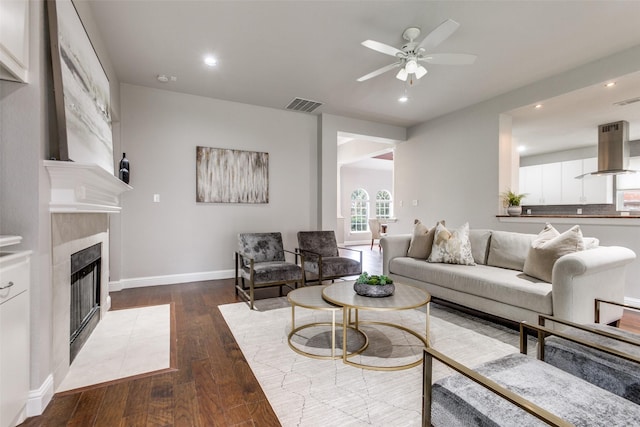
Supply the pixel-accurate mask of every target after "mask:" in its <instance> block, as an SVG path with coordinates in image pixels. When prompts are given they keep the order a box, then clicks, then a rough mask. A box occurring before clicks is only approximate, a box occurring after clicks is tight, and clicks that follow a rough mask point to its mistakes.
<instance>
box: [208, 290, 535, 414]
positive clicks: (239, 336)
mask: <svg viewBox="0 0 640 427" xmlns="http://www.w3.org/2000/svg"><path fill="white" fill-rule="evenodd" d="M267 301H269V300H262V301H261V302H260V303H259V304H258V308H259V310H261V311H258V310H256V311H251V310H249V308H248V307H247V305H246V304H244V303H237V304H228V305H223V306H220V307H219V309H220V311H221V312H222V314H223V316H224V318H225V320H226V322H227V324H228V325H229V328H230V329H231V331H232V333H233V335H234V337H235V339H236V341H237V342H238V344H239V346H240V348H241V350H242V352H243V354H244V356H245V358H246V359H247V361H248V363H249V365H250V366H251V369H252V370H253V372H254V374H255V376H256V378H257V379H258V381H259V383H260V385H261V387H262V389H263V390H264V392H265V394H266V396H267V398H268V399H269V402H270V403H271V406H272V407H273V409H274V411H275V413H276V415H277V416H278V418H279V420H280V422H281V423H282V425H283V426H317V425H325V426H338V425H340V426H343V425H350V426H371V425H374V426H392V425H398V426H409V425H416V426H417V425H420V422H421V399H422V366H421V365H419V366H417V367H414V368H411V369H407V370H403V371H391V372H385V371H371V370H365V369H360V368H355V367H352V366H348V365H345V364H344V363H342V360H319V359H313V358H309V357H305V356H302V355H300V354H298V353H296V352H294V351H293V350H291V348H289V345H288V343H287V335H288V333H289V331H290V329H291V309H290V308H289V307H286V305H288V304H287V303H286V298H275V299H273V300H271V301H269V302H267ZM283 305H285V307H282V306H283ZM276 307H279V308H276ZM360 319H361V320H376V321H386V322H392V323H399V324H402V325H404V326H408V327H410V328H412V329H414V330H417V331H423V330H424V328H425V313H424V312H423V311H419V310H405V311H400V312H377V313H373V312H366V311H361V312H360ZM328 320H330V314H328V313H327V312H318V311H312V310H305V309H300V308H298V309H297V310H296V326H299V325H302V324H304V323H311V322H317V321H328ZM365 331H366V333H367V335H368V336H369V338H370V341H371V342H372V343H373V344H375V345H373V344H372V345H370V346H369V348H368V349H367V350H366V351H365V352H364V353H363V354H362V355H361V356H358V357H357V358H355V359H354V361H356V362H361V363H367V364H372V365H378V366H385V365H400V364H406V363H410V362H413V361H415V360H418V358H420V356H421V354H422V346H421V343H420V341H418V340H417V339H416V338H415V337H413V336H411V335H409V334H406V333H404V332H401V331H399V330H397V329H393V328H388V327H384V326H377V325H371V326H367V327H366V328H365ZM338 335H340V334H338ZM348 340H349V343H350V344H352V342H351V339H350V338H348ZM293 341H294V343H295V344H296V345H297V346H298V347H299V348H302V349H304V350H305V351H309V352H313V353H314V354H329V348H330V333H329V332H328V331H327V328H322V327H318V328H310V329H306V330H303V331H301V333H299V334H296V336H294V340H293ZM431 342H432V345H433V347H434V348H436V349H437V350H439V351H441V352H443V353H445V354H446V355H448V356H450V357H452V358H454V359H455V360H457V361H459V362H461V363H463V364H465V365H467V366H470V367H475V366H478V365H480V364H482V363H484V362H487V361H489V360H494V359H497V358H499V357H502V356H504V355H506V354H511V353H515V352H517V351H518V349H517V347H516V346H517V345H518V334H517V332H516V331H513V330H510V329H508V328H504V327H502V326H499V325H495V324H492V323H490V322H484V321H481V320H479V319H475V318H473V317H470V316H465V315H461V314H459V313H457V312H454V311H452V310H449V309H446V308H443V307H438V306H435V305H433V304H432V308H431ZM353 344H354V346H356V347H357V346H358V344H359V343H358V342H357V341H356V340H353ZM391 344H393V345H391ZM338 345H341V344H340V343H339V344H338ZM531 347H535V345H533V346H531ZM531 347H530V348H531ZM451 373H452V371H451V370H449V369H448V368H446V367H444V366H443V365H441V364H439V363H435V364H434V381H435V380H437V379H439V378H443V377H445V376H447V375H449V374H451Z"/></svg>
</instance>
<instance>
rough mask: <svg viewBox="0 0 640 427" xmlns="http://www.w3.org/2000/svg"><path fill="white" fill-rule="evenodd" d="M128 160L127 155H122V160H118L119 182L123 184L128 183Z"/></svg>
mask: <svg viewBox="0 0 640 427" xmlns="http://www.w3.org/2000/svg"><path fill="white" fill-rule="evenodd" d="M129 171H130V169H129V159H127V154H126V153H122V160H120V180H122V182H124V183H125V184H128V183H129Z"/></svg>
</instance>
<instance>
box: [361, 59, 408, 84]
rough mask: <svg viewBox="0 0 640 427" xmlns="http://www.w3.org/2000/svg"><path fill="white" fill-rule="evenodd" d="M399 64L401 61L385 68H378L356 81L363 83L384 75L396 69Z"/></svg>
mask: <svg viewBox="0 0 640 427" xmlns="http://www.w3.org/2000/svg"><path fill="white" fill-rule="evenodd" d="M400 64H402V61H398V62H394V63H393V64H389V65H387V66H384V67H382V68H378V69H377V70H375V71H372V72H370V73H369V74H367V75H365V76H362V77H360V78H359V79H358V81H359V82H363V81H365V80H369V79H370V78H373V77H375V76H379V75H380V74H384V73H386V72H387V71H389V70H393V69H394V68H396V67H399V66H400Z"/></svg>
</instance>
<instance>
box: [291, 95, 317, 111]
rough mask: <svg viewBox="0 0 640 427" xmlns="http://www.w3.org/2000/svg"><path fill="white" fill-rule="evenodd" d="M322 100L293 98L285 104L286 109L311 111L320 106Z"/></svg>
mask: <svg viewBox="0 0 640 427" xmlns="http://www.w3.org/2000/svg"><path fill="white" fill-rule="evenodd" d="M321 105H322V102H317V101H311V100H309V99H302V98H295V99H294V100H293V101H291V102H290V103H289V105H287V110H293V111H302V112H305V113H312V112H313V111H314V110H315V109H316V108H318V107H320V106H321Z"/></svg>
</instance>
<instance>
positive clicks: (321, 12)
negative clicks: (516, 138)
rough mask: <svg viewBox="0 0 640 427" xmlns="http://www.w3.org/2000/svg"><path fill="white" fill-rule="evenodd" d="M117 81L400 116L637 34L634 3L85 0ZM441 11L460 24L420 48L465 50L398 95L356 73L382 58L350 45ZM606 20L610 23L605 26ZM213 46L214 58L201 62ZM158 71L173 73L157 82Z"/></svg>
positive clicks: (491, 90)
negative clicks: (458, 61) (467, 60)
mask: <svg viewBox="0 0 640 427" xmlns="http://www.w3.org/2000/svg"><path fill="white" fill-rule="evenodd" d="M91 7H92V10H93V15H94V19H95V21H96V23H97V25H98V29H99V31H100V34H101V36H102V38H103V40H104V43H105V45H106V48H107V51H108V53H109V56H110V58H111V61H112V63H113V66H114V69H115V72H116V74H117V76H118V78H119V80H120V81H121V82H125V83H131V84H136V85H142V86H148V87H157V88H162V89H167V90H171V91H177V92H184V93H190V94H195V95H201V96H207V97H212V98H218V99H224V100H229V101H236V102H242V103H248V104H254V105H260V106H266V107H273V108H279V109H282V108H284V107H285V106H286V105H287V104H288V103H289V102H290V101H291V100H292V99H293V98H294V97H302V98H306V99H311V100H316V101H320V102H322V103H324V105H323V106H322V107H320V108H319V109H318V110H316V112H317V113H331V114H338V115H344V116H348V117H353V118H362V119H367V120H372V121H380V122H385V123H390V124H396V125H401V126H411V125H414V124H417V123H420V122H424V121H426V120H428V119H431V118H434V117H437V116H440V115H443V114H445V113H448V112H451V111H455V110H457V109H460V108H462V107H465V106H468V105H472V104H475V103H477V102H479V101H482V100H486V99H489V98H491V97H494V96H496V95H498V94H501V93H505V92H508V91H510V90H513V89H515V88H518V87H521V86H524V85H527V84H530V83H532V82H535V81H538V80H540V79H543V78H546V77H549V76H552V75H554V74H557V73H560V72H562V71H566V70H569V69H572V68H575V67H577V66H580V65H582V64H585V63H587V62H590V61H593V60H595V59H599V58H602V57H604V56H607V55H609V54H611V53H614V52H618V51H621V50H624V49H627V48H630V47H633V46H636V45H639V44H640V31H638V16H640V1H614V0H610V1H399V0H396V1H305V0H298V1H184V0H183V1H171V0H163V1H150V0H147V1H140V0H120V1H111V0H93V1H92V2H91ZM448 18H451V19H454V20H456V21H458V22H459V23H460V24H461V27H460V29H458V31H457V32H455V33H454V34H453V35H452V36H451V37H450V38H449V39H447V40H446V41H444V43H442V44H441V45H440V46H438V47H437V48H436V49H435V50H434V52H432V53H444V52H451V53H473V54H476V55H478V59H477V61H476V63H475V64H473V65H466V66H445V65H430V66H428V67H427V68H428V70H429V74H427V76H425V77H424V78H422V79H421V80H420V81H419V85H418V86H416V87H414V88H412V89H411V92H410V96H411V99H410V101H409V102H408V103H406V104H400V103H398V102H397V98H398V96H399V94H401V93H402V91H403V90H404V88H403V83H402V82H400V81H399V80H397V79H396V78H395V77H394V72H389V73H387V74H383V75H381V76H378V77H376V78H373V79H371V80H368V81H366V82H363V83H359V82H356V79H357V78H358V77H360V76H362V75H364V74H367V73H369V72H370V71H373V70H375V69H377V68H380V67H382V66H384V65H387V64H389V63H391V62H393V60H394V58H392V57H390V56H386V55H383V54H381V53H378V52H375V51H372V50H370V49H367V48H365V47H363V46H361V45H360V43H361V42H362V41H364V40H366V39H373V40H376V41H379V42H382V43H386V44H390V45H393V46H397V47H399V46H401V45H402V44H403V39H402V32H403V30H404V29H405V28H407V27H409V26H417V27H420V28H422V36H424V35H426V34H427V33H428V32H429V31H431V30H432V29H434V28H435V27H437V26H438V25H439V24H440V23H442V22H443V21H444V20H446V19H448ZM609 24H611V25H609ZM205 54H213V55H215V56H216V57H217V58H218V61H219V65H218V66H217V67H215V68H213V69H212V68H209V67H207V66H205V65H204V64H203V62H202V60H203V56H204V55H205ZM158 74H166V75H169V76H176V77H177V81H176V82H169V83H160V82H158V81H157V80H156V76H157V75H158Z"/></svg>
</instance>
